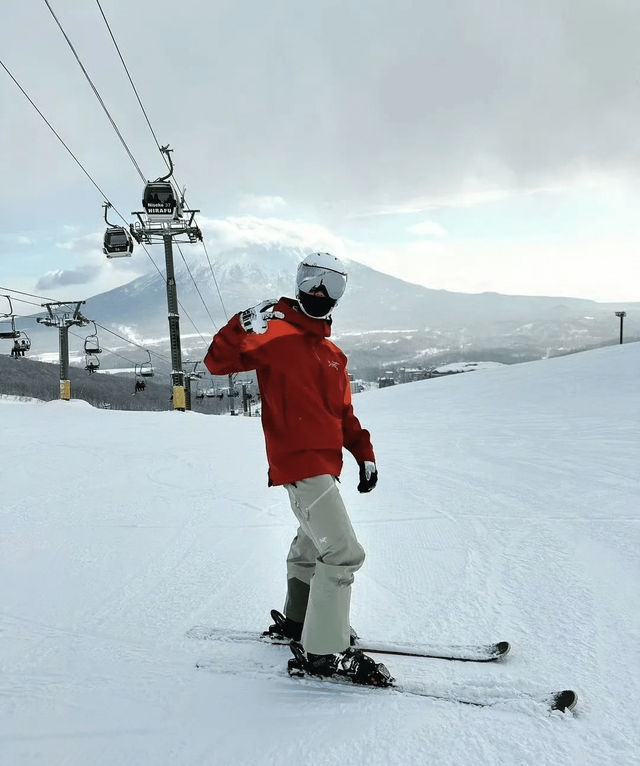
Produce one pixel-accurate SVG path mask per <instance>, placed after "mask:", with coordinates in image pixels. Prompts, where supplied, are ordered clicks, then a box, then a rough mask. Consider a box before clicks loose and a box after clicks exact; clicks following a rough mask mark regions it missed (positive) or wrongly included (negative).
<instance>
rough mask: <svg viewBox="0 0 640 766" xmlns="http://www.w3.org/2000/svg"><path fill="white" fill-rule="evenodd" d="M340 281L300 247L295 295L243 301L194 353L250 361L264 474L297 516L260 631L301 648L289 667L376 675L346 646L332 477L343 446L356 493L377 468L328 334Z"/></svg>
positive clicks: (348, 548)
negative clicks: (281, 576)
mask: <svg viewBox="0 0 640 766" xmlns="http://www.w3.org/2000/svg"><path fill="white" fill-rule="evenodd" d="M346 286H347V272H346V270H345V267H344V265H343V264H342V263H341V261H340V260H339V259H338V258H336V257H335V256H333V255H330V254H329V253H313V254H311V255H308V256H307V257H305V258H304V260H303V261H302V262H301V263H300V264H299V266H298V270H297V276H296V298H297V300H293V299H291V298H280V299H279V300H278V299H273V300H265V301H262V302H261V303H259V304H258V305H256V306H253V307H252V308H249V309H246V310H245V311H241V312H240V313H239V314H237V315H236V316H234V317H233V318H232V319H231V320H230V321H229V322H228V324H227V325H226V326H225V327H223V328H222V329H221V330H220V331H219V332H218V333H217V334H216V335H215V336H214V338H213V341H212V343H211V345H210V347H209V350H208V352H207V355H206V357H205V360H204V361H205V365H206V367H207V369H208V370H209V372H210V373H211V374H212V375H228V374H231V373H235V372H245V371H248V370H253V369H255V370H256V372H257V377H258V386H259V389H260V397H261V400H262V426H263V430H264V436H265V443H266V450H267V459H268V463H269V485H270V486H273V485H281V486H284V488H285V489H286V491H287V493H288V495H289V501H290V503H291V508H292V510H293V513H294V514H295V516H296V518H297V521H298V524H299V527H298V531H297V534H296V536H295V537H294V539H293V542H292V543H291V547H290V550H289V554H288V556H287V596H286V601H285V607H284V612H285V618H284V619H282V616H281V615H280V618H281V619H280V620H277V621H276V624H275V625H272V626H271V627H270V628H269V630H268V631H267V633H268V634H270V635H272V636H274V637H279V638H283V637H284V638H287V639H291V640H292V641H293V642H298V641H300V642H301V644H302V648H303V649H304V651H302V648H301V647H300V646H299V645H297V644H296V645H295V646H294V647H292V649H293V648H295V649H296V650H297V651H294V652H293V653H294V659H291V660H289V670H290V671H291V672H292V673H295V672H297V671H300V672H305V673H310V674H312V675H319V676H334V675H339V676H346V677H348V678H350V679H351V680H352V681H353V682H355V683H361V684H372V685H378V686H386V685H388V684H389V683H390V682H391V678H390V675H389V672H388V670H387V669H386V667H385V666H384V665H382V664H378V663H376V662H375V661H374V660H373V659H371V658H370V657H368V656H367V655H365V654H363V653H362V652H361V651H359V650H355V649H354V648H352V647H351V629H350V623H349V608H350V599H351V584H352V582H353V579H354V572H356V571H357V570H358V569H360V567H361V566H362V563H363V561H364V558H365V554H364V550H363V549H362V546H361V545H360V543H359V542H358V540H357V538H356V535H355V532H354V530H353V527H352V526H351V522H350V520H349V516H348V514H347V511H346V508H345V506H344V503H343V501H342V498H341V496H340V492H339V491H338V487H337V483H336V482H337V477H338V476H339V475H340V472H341V470H342V450H343V447H345V448H346V449H347V450H349V452H351V453H352V454H353V456H354V457H355V459H356V460H357V462H358V464H359V468H360V481H359V484H358V490H359V491H360V492H370V491H371V490H372V489H373V488H374V487H375V486H376V483H377V480H378V472H377V468H376V464H375V455H374V451H373V447H372V445H371V440H370V436H369V432H368V431H367V430H365V429H364V428H362V426H361V425H360V422H359V421H358V419H357V418H356V416H355V415H354V413H353V407H352V405H351V390H350V385H349V378H348V376H347V371H346V363H347V359H346V357H345V355H344V354H343V353H342V351H340V349H339V348H338V347H337V346H336V345H334V344H333V343H332V342H331V341H329V340H328V337H329V335H330V334H331V321H332V320H331V311H332V310H333V309H334V308H335V307H336V305H337V303H338V300H339V299H340V298H341V297H342V295H343V293H344V291H345V288H346ZM275 614H277V613H275Z"/></svg>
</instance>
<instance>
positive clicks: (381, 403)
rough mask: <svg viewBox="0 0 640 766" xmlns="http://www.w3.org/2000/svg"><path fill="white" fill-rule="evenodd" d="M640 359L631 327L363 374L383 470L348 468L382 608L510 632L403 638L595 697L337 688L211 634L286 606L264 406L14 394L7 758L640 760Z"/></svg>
mask: <svg viewBox="0 0 640 766" xmlns="http://www.w3.org/2000/svg"><path fill="white" fill-rule="evenodd" d="M639 372H640V344H629V345H626V346H616V347H611V348H607V349H601V350H597V351H592V352H588V353H585V354H580V355H575V356H570V357H563V358H558V359H551V360H545V361H540V362H534V363H530V364H526V365H518V366H511V367H503V368H496V369H495V370H485V371H483V373H482V375H457V376H450V377H446V378H442V379H437V380H430V381H422V382H419V383H413V384H408V385H407V386H403V387H395V388H389V389H383V390H379V391H371V392H367V393H363V394H360V395H358V396H357V397H356V399H355V404H356V409H357V412H358V414H359V416H360V418H361V420H362V421H363V423H364V424H365V425H366V426H367V427H368V428H370V430H371V431H372V434H373V438H374V444H375V446H376V449H377V456H378V462H379V468H380V483H379V486H378V488H377V489H376V490H375V492H373V493H371V494H370V495H358V493H357V492H356V491H355V484H356V467H355V465H354V464H353V461H352V460H351V458H350V456H347V458H346V467H345V471H344V473H343V477H342V478H343V482H342V488H343V494H344V497H345V500H346V502H347V505H348V507H349V508H350V510H351V514H352V517H353V520H354V524H355V527H356V530H357V532H358V535H359V537H360V539H361V542H362V543H363V545H364V546H365V548H366V550H367V554H368V555H367V561H366V562H365V565H364V567H363V569H362V570H361V572H360V573H358V575H357V577H356V584H355V587H354V595H353V610H352V620H353V623H354V625H355V626H356V627H357V629H358V631H359V633H360V634H361V635H365V636H371V637H373V638H388V639H392V638H394V639H405V640H420V639H424V640H426V639H432V640H440V641H443V640H450V641H458V642H470V641H480V640H482V641H484V640H496V639H508V640H510V641H511V642H512V644H513V649H512V654H511V655H510V656H509V657H508V658H507V660H506V661H504V662H502V663H500V664H495V665H480V666H478V665H473V664H464V663H450V662H445V661H438V660H410V659H402V658H389V659H388V663H387V664H388V665H389V667H390V668H391V670H392V672H393V673H394V674H395V675H397V676H398V677H402V676H403V675H404V676H405V677H406V676H407V675H410V676H411V677H415V678H417V679H419V680H421V681H423V682H425V683H429V684H430V685H431V686H432V687H433V688H434V689H436V690H438V689H440V690H445V689H449V688H452V687H453V688H462V689H468V688H469V687H472V688H473V690H475V691H476V692H483V693H487V694H493V695H496V696H500V695H501V694H505V693H510V692H511V691H513V690H524V691H528V692H532V693H537V692H542V691H546V690H551V689H558V688H564V687H572V688H576V689H577V690H578V692H579V694H580V701H579V706H578V708H577V709H576V712H575V714H567V715H562V714H554V715H545V713H544V711H543V710H542V709H541V708H540V707H539V706H537V705H536V704H535V703H533V702H530V701H522V702H519V703H517V704H515V705H500V704H498V705H497V706H495V707H492V708H474V707H469V706H463V705H456V704H452V703H447V702H437V701H432V700H429V699H424V698H415V697H402V696H398V695H394V694H392V693H391V694H390V693H388V692H385V691H376V690H358V689H351V688H337V687H335V686H329V685H325V686H324V687H321V688H320V689H318V688H315V689H311V688H308V687H305V686H304V685H301V684H300V683H298V682H296V681H294V680H291V679H289V678H287V677H286V675H285V674H284V666H285V663H286V658H287V650H286V649H279V648H276V647H269V646H263V645H260V644H258V645H256V646H255V647H254V646H251V645H249V646H247V645H212V644H207V643H199V642H197V641H193V640H189V639H187V638H185V637H184V633H185V631H186V630H187V629H188V628H189V627H190V626H192V625H194V624H203V623H204V624H212V625H217V626H228V627H230V628H253V629H259V628H261V627H263V626H265V625H266V624H267V616H268V610H269V608H271V607H280V606H281V602H282V597H283V592H284V585H285V571H284V557H285V554H286V550H287V548H288V544H289V541H290V538H291V536H292V535H293V533H294V523H293V520H292V515H291V512H290V510H289V509H288V506H287V501H286V497H285V493H284V491H283V490H282V489H279V488H272V489H268V488H267V486H266V477H265V461H264V453H263V440H262V435H261V431H260V423H259V421H258V420H257V419H255V418H213V417H206V416H202V415H198V414H195V413H189V414H186V415H185V414H179V413H131V412H116V411H102V410H96V409H92V408H91V407H90V406H88V405H86V404H84V403H80V402H71V403H62V402H51V403H47V404H42V403H31V402H28V403H23V402H17V401H3V403H2V405H1V407H0V410H1V411H0V422H1V424H2V435H3V442H2V443H3V452H2V461H1V463H0V472H1V477H0V480H1V481H0V486H1V487H2V508H1V512H2V535H1V536H0V604H1V607H0V666H1V673H2V674H1V677H0V749H1V750H2V762H3V763H7V764H11V765H12V766H27V765H29V766H31V764H36V763H46V764H47V766H54V765H57V764H74V765H75V764H88V763H91V764H92V766H103V765H104V766H114V765H115V764H117V765H118V766H125V765H128V764H131V766H134V765H135V766H141V765H143V764H144V765H147V764H148V765H149V766H164V765H165V764H166V766H177V765H182V764H184V765H187V764H188V765H190V766H191V765H194V766H196V765H200V764H234V765H235V764H278V766H281V764H283V763H286V764H289V763H309V764H312V763H313V764H323V766H324V765H327V764H336V766H338V765H339V766H344V764H368V765H371V764H373V765H377V764H380V765H382V764H385V765H386V764H438V766H439V765H440V764H444V765H447V764H470V765H471V764H487V766H496V765H498V764H500V765H501V764H509V766H511V765H515V764H518V765H519V764H531V765H532V766H543V765H545V764H553V765H554V766H556V765H557V764H558V763H571V764H581V765H583V764H587V765H593V766H602V765H603V764H625V765H629V766H631V764H637V763H638V755H639V752H640V750H639V747H640V742H639V739H638V733H637V730H638V727H637V724H636V720H635V719H636V716H635V712H634V711H635V709H636V707H637V705H638V703H639V702H640V698H639V693H638V692H639V687H640V678H639V676H640V641H639V639H640V596H639V588H638V583H639V582H640V524H639V521H640V510H639V509H640V503H639V500H640V486H639V478H638V474H639V472H638V466H639V465H640V436H639V430H638V423H639V422H640V388H639V387H638V373H639ZM400 388H402V390H400ZM202 658H208V659H211V660H214V664H215V665H216V667H217V668H218V671H214V672H205V671H197V670H195V668H194V666H195V662H196V661H197V660H199V659H202ZM256 663H260V664H262V665H263V666H264V665H267V666H272V667H273V668H274V669H275V670H274V671H273V673H271V675H268V674H267V675H264V674H255V673H252V672H251V669H252V668H253V667H254V666H255V665H256Z"/></svg>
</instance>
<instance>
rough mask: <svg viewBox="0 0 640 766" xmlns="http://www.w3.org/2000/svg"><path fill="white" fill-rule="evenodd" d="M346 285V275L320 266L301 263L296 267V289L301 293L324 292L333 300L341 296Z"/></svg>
mask: <svg viewBox="0 0 640 766" xmlns="http://www.w3.org/2000/svg"><path fill="white" fill-rule="evenodd" d="M346 287H347V275H346V274H343V273H342V272H340V271H333V270H332V269H327V268H325V267H322V266H307V265H306V264H305V263H303V264H301V265H300V267H299V269H298V290H301V291H302V292H303V293H314V292H316V291H321V292H325V293H326V295H327V297H328V298H331V299H332V300H334V301H337V300H340V298H342V296H343V294H344V291H345V289H346Z"/></svg>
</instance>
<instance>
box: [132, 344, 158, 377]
mask: <svg viewBox="0 0 640 766" xmlns="http://www.w3.org/2000/svg"><path fill="white" fill-rule="evenodd" d="M145 351H147V349H145ZM147 356H148V357H149V359H148V361H146V362H141V363H140V364H136V368H135V374H136V376H140V377H141V378H152V377H153V374H154V373H153V365H152V364H151V352H150V351H147Z"/></svg>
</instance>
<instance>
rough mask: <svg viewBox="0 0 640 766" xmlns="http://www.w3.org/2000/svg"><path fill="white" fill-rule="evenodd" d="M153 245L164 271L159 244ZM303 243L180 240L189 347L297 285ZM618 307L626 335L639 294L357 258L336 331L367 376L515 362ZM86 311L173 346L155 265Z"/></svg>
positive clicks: (114, 343)
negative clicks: (420, 280)
mask: <svg viewBox="0 0 640 766" xmlns="http://www.w3.org/2000/svg"><path fill="white" fill-rule="evenodd" d="M151 252H152V254H153V256H154V259H155V261H156V263H157V264H158V267H159V268H161V269H162V271H163V272H164V260H163V256H162V251H161V249H160V248H153V249H152V250H151ZM305 252H306V251H305V250H303V249H299V248H281V247H269V246H259V245H252V246H250V247H247V248H243V249H235V250H228V251H225V252H222V253H219V254H217V256H216V257H215V261H214V262H212V264H211V265H210V264H209V262H208V261H207V259H206V258H205V256H204V254H203V252H202V250H201V249H196V248H182V251H179V250H178V248H175V249H174V261H175V271H176V283H177V286H178V298H179V301H180V305H181V308H180V315H181V318H180V327H181V335H182V347H183V357H184V358H194V359H196V358H198V359H202V356H203V354H204V352H205V350H206V347H207V345H208V343H209V341H210V339H211V336H212V334H213V332H214V331H215V328H216V327H219V326H221V325H222V324H224V323H225V322H226V319H227V317H229V316H231V315H233V314H234V313H236V312H238V311H239V310H241V309H243V308H246V307H247V306H250V305H253V304H255V303H257V302H258V301H260V300H262V299H264V298H269V297H279V296H281V295H292V294H293V290H294V274H295V269H296V266H297V264H298V263H299V261H300V260H301V259H302V257H303V256H304V254H305ZM139 257H142V256H139ZM185 258H186V259H187V260H186V261H185V260H184V259H185ZM187 263H188V266H187ZM190 275H191V276H192V277H193V280H192V279H191V276H190ZM219 296H222V302H221V299H220V297H219ZM203 301H204V302H205V303H206V308H205V305H204V304H203ZM223 304H224V305H223ZM614 310H626V311H627V313H628V317H627V319H626V324H625V337H626V338H628V339H629V340H631V339H633V338H639V337H640V303H634V304H626V305H623V304H620V305H618V304H616V305H611V304H603V303H597V302H595V301H591V300H584V299H577V298H550V297H537V296H516V295H501V294H498V293H481V294H467V293H455V292H450V291H447V290H432V289H429V288H426V287H422V286H420V285H416V284H412V283H410V282H405V281H403V280H401V279H397V278H395V277H391V276H389V275H387V274H383V273H381V272H379V271H376V270H375V269H372V268H370V267H368V266H365V265H363V264H361V263H358V262H356V261H350V262H349V285H348V287H347V292H346V294H345V296H344V298H343V300H342V301H341V303H340V305H339V306H338V308H337V309H336V311H335V314H334V329H333V337H334V338H335V339H336V340H337V341H338V343H339V344H340V345H341V347H342V348H343V349H344V350H345V352H346V353H347V355H348V356H349V357H350V367H351V369H352V371H357V372H366V373H368V374H369V376H372V375H373V376H375V374H376V371H380V370H381V369H382V368H383V367H391V368H393V367H399V366H416V365H428V366H431V365H435V364H442V363H447V362H459V361H477V360H479V359H482V360H493V361H500V362H507V363H512V362H517V361H526V360H531V359H538V358H541V357H546V356H554V355H557V354H562V353H568V352H571V351H576V350H580V349H585V348H591V347H595V346H599V345H608V344H611V343H615V342H616V341H617V338H618V327H619V325H618V319H617V317H615V315H614ZM84 311H85V314H86V316H88V317H90V318H92V319H95V320H96V321H97V322H99V323H100V324H102V325H105V326H106V327H109V328H111V329H113V330H114V331H116V332H118V333H119V334H122V335H124V336H125V337H131V338H134V339H135V340H137V341H138V342H141V343H142V345H145V346H149V347H151V348H155V350H156V351H158V353H162V354H163V355H165V356H168V353H169V352H168V329H167V305H166V288H165V282H164V277H161V276H160V274H159V273H158V272H157V271H155V270H154V271H153V272H151V273H149V274H147V275H145V276H142V277H139V278H138V279H135V280H133V281H132V282H129V283H128V284H126V285H124V286H122V287H119V288H117V289H115V290H110V291H109V292H105V293H101V294H99V295H96V296H94V297H92V298H89V299H88V300H87V303H86V305H85V307H84ZM212 320H213V321H212ZM214 323H215V326H214ZM194 325H195V327H196V328H197V331H196V329H195V328H194ZM34 334H35V335H37V341H38V343H37V344H34V351H36V348H35V346H36V345H37V346H38V348H44V349H47V350H49V351H54V350H55V347H56V343H57V340H56V338H55V337H54V336H53V333H51V331H50V330H44V328H40V326H38V328H37V329H36V330H34ZM102 342H103V343H104V344H105V345H106V346H109V347H111V348H113V349H114V350H117V349H118V348H119V349H120V350H121V351H123V350H124V349H126V348H127V347H126V345H125V344H123V343H122V342H121V341H119V340H117V339H114V338H113V336H109V335H108V334H103V337H102ZM129 351H131V349H130V348H129ZM134 353H136V352H135V350H134ZM143 353H144V352H143ZM114 364H115V366H118V360H117V359H116V360H115V362H114Z"/></svg>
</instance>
